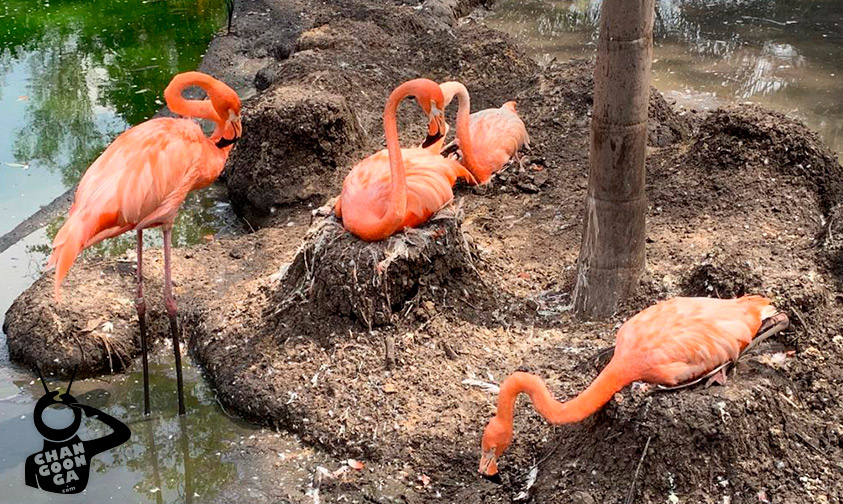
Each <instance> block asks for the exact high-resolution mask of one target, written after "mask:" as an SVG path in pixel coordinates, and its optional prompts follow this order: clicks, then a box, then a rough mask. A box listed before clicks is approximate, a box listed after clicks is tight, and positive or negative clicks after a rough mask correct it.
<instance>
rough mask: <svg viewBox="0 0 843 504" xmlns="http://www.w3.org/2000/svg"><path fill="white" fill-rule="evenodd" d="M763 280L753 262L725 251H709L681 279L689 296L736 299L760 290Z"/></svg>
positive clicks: (684, 292) (684, 291)
mask: <svg viewBox="0 0 843 504" xmlns="http://www.w3.org/2000/svg"><path fill="white" fill-rule="evenodd" d="M761 285H762V281H761V278H759V276H758V275H757V274H756V273H755V272H753V271H752V266H751V265H750V264H747V263H744V264H740V263H739V262H738V261H737V260H735V258H734V257H730V256H729V255H728V254H726V253H725V252H724V251H722V250H715V251H713V252H709V253H707V254H706V255H705V256H704V257H703V258H702V260H701V261H699V262H698V263H697V264H695V265H693V266H692V267H691V269H690V271H688V273H687V275H686V277H685V278H684V279H683V281H682V291H683V294H685V295H687V296H701V297H717V298H724V299H726V298H734V297H740V296H744V295H747V294H752V293H754V292H759V289H760V288H761Z"/></svg>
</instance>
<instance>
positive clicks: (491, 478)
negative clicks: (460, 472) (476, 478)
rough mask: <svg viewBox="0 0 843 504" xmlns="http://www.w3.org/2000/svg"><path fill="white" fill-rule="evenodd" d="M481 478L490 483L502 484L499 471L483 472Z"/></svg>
mask: <svg viewBox="0 0 843 504" xmlns="http://www.w3.org/2000/svg"><path fill="white" fill-rule="evenodd" d="M483 479H485V480H487V481H491V482H492V483H494V484H496V485H503V478H501V473H495V474H484V475H483Z"/></svg>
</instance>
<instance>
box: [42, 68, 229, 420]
mask: <svg viewBox="0 0 843 504" xmlns="http://www.w3.org/2000/svg"><path fill="white" fill-rule="evenodd" d="M190 86H198V87H200V88H202V89H204V90H205V92H207V93H208V96H209V98H210V99H209V100H185V99H184V98H183V97H182V92H183V91H184V90H185V89H186V88H188V87H190ZM164 99H165V100H166V101H167V107H169V109H170V110H171V111H172V112H174V113H176V114H179V115H183V116H187V117H196V118H202V119H208V120H210V121H213V122H214V123H216V125H217V127H216V129H215V130H214V132H213V133H212V134H211V136H210V138H207V137H205V134H204V133H202V129H201V128H200V127H199V125H198V124H196V123H195V122H194V121H193V120H191V119H173V118H169V117H167V118H158V119H152V120H149V121H146V122H143V123H141V124H138V125H137V126H135V127H133V128H131V129H129V130H128V131H126V132H124V133H123V134H121V135H120V136H119V137H117V139H116V140H114V142H112V144H111V145H109V146H108V148H107V149H105V152H103V153H102V154H101V155H100V157H99V158H97V160H96V161H94V164H92V165H91V166H90V168H88V170H87V171H86V172H85V175H84V176H83V177H82V180H80V181H79V186H78V187H77V189H76V196H75V200H74V202H73V206H71V207H70V214H69V215H68V217H67V221H65V223H64V225H63V226H62V228H61V229H60V230H59V232H58V234H56V238H55V240H53V253H52V255H50V259H49V261H48V262H47V266H48V267H52V266H55V268H56V276H55V297H56V301H60V299H61V283H62V280H64V278H65V276H67V273H68V270H69V269H70V267H71V266H72V265H73V263H74V261H76V257H77V256H78V255H79V253H80V252H81V251H82V249H85V248H87V247H90V246H91V245H94V244H96V243H99V242H101V241H103V240H105V239H107V238H113V237H115V236H118V235H121V234H123V233H125V232H127V231H132V230H135V231H137V233H138V245H137V247H138V248H137V253H138V270H137V280H138V289H137V298H136V300H135V307H136V309H137V312H138V321H139V323H140V333H141V353H142V354H143V401H144V413H145V414H147V415H148V414H149V369H148V360H147V345H146V304H145V303H144V299H143V266H142V265H143V230H144V229H147V228H152V227H158V226H160V227H161V229H162V230H163V231H164V304H165V306H166V308H167V314H168V316H169V318H170V331H171V333H172V338H173V349H174V351H175V354H176V382H177V385H178V397H179V414H180V415H184V412H185V409H184V394H183V392H182V373H181V352H180V349H179V338H178V330H177V320H176V314H177V308H176V301H175V299H174V298H173V287H172V279H171V276H170V247H171V244H170V233H171V231H172V228H173V222H174V221H175V219H176V215H177V214H178V211H179V207H180V206H181V204H182V202H183V201H184V198H185V197H186V196H187V193H189V192H190V191H193V190H195V189H201V188H203V187H206V186H208V185H210V184H211V183H212V182H213V181H214V180H216V179H217V177H219V175H220V172H222V169H223V166H224V165H225V161H226V159H227V158H228V153H229V151H230V150H231V146H232V144H233V143H234V142H236V141H237V139H238V138H240V135H241V133H242V128H241V125H240V98H239V97H238V96H237V93H235V92H234V90H232V89H231V88H230V87H228V86H227V85H225V84H224V83H222V82H220V81H218V80H216V79H214V78H213V77H211V76H208V75H205V74H203V73H200V72H186V73H182V74H179V75H176V76H175V77H174V78H173V80H172V81H171V82H170V84H169V85H168V86H167V88H166V89H165V90H164Z"/></svg>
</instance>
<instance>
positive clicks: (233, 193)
mask: <svg viewBox="0 0 843 504" xmlns="http://www.w3.org/2000/svg"><path fill="white" fill-rule="evenodd" d="M243 128H244V130H245V131H246V132H247V133H246V134H244V135H243V139H242V140H241V141H240V142H239V143H238V147H237V149H235V150H234V151H233V152H232V154H231V157H230V158H229V161H228V164H227V165H226V170H227V178H226V183H227V184H228V189H229V195H230V198H231V203H232V205H234V208H235V211H237V212H238V213H239V214H241V215H242V216H243V217H244V218H245V219H246V220H247V221H248V222H249V223H250V224H251V225H252V226H261V225H262V224H263V223H264V222H265V221H266V219H267V218H268V217H270V216H271V215H272V214H273V213H274V212H275V210H276V209H277V208H278V207H280V206H282V205H290V204H293V203H300V202H319V203H321V201H322V200H323V199H324V198H326V197H328V196H330V195H331V194H332V193H333V192H334V191H336V188H337V187H338V186H339V185H340V184H341V183H342V177H343V176H344V175H345V173H346V170H347V168H348V167H349V166H351V165H352V164H353V162H354V161H355V160H356V159H357V158H358V157H359V156H360V154H361V153H362V152H364V150H366V147H367V146H368V142H367V139H366V135H365V133H364V132H363V131H362V128H361V127H360V123H359V121H358V120H357V117H356V116H355V114H354V111H353V110H352V109H351V107H350V106H349V104H348V102H347V101H346V100H345V98H343V97H342V96H340V95H335V94H332V93H327V92H320V91H317V90H312V89H302V88H299V87H295V86H283V87H275V88H273V89H272V90H269V91H267V92H265V93H262V94H261V95H260V96H259V97H257V98H256V99H254V100H251V101H249V102H247V104H246V106H244V112H243Z"/></svg>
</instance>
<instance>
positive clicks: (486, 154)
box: [470, 102, 529, 184]
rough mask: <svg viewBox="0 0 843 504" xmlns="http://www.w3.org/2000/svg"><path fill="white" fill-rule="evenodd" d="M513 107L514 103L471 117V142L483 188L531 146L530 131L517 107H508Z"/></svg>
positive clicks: (483, 111)
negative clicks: (511, 160)
mask: <svg viewBox="0 0 843 504" xmlns="http://www.w3.org/2000/svg"><path fill="white" fill-rule="evenodd" d="M510 103H514V102H507V104H505V105H504V106H502V107H500V108H496V109H486V110H481V111H479V112H475V113H473V114H471V122H470V134H471V142H472V148H473V149H474V156H475V158H476V159H477V163H478V165H479V166H480V168H481V170H482V171H483V173H481V174H480V177H479V178H480V179H481V180H479V182H480V183H481V184H482V183H485V182H487V181H488V180H489V178H491V176H492V174H493V173H496V172H498V171H500V170H501V168H503V167H504V165H506V163H508V162H509V160H510V159H511V158H512V156H514V155H515V153H517V152H518V151H519V150H520V149H521V148H522V147H523V146H524V145H525V144H527V143H528V142H529V136H528V135H527V128H526V127H525V126H524V122H523V121H522V120H521V118H520V117H518V114H517V113H516V112H515V110H514V106H513V107H510V106H508V104H510Z"/></svg>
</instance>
